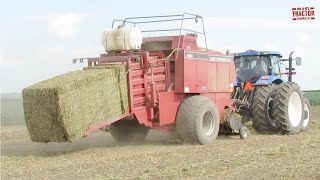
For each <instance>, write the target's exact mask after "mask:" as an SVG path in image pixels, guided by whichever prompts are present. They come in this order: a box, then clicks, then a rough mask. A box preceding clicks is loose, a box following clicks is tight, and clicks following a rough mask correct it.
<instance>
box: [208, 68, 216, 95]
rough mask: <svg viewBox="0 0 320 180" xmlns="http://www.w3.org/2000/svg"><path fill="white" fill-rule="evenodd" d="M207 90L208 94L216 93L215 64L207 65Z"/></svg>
mask: <svg viewBox="0 0 320 180" xmlns="http://www.w3.org/2000/svg"><path fill="white" fill-rule="evenodd" d="M208 89H209V92H216V91H217V66H216V63H215V62H209V63H208Z"/></svg>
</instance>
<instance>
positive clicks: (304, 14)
mask: <svg viewBox="0 0 320 180" xmlns="http://www.w3.org/2000/svg"><path fill="white" fill-rule="evenodd" d="M315 19H316V16H315V8H314V7H297V8H292V20H294V21H295V20H315Z"/></svg>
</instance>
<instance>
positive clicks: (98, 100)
mask: <svg viewBox="0 0 320 180" xmlns="http://www.w3.org/2000/svg"><path fill="white" fill-rule="evenodd" d="M22 93H23V107H24V114H25V121H26V125H27V128H28V131H29V134H30V138H31V140H32V141H34V142H72V141H75V140H77V139H79V138H81V137H83V134H84V132H85V131H86V130H87V128H88V127H92V126H95V125H98V124H99V123H101V122H103V121H105V120H106V119H110V118H114V117H117V116H119V115H121V114H122V113H124V112H125V111H127V110H128V91H127V78H126V70H125V66H123V65H119V66H108V67H106V68H86V69H84V70H79V71H73V72H69V73H66V74H63V75H60V76H56V77H54V78H51V79H48V80H45V81H42V82H40V83H37V84H34V85H32V86H30V87H27V88H25V89H23V91H22Z"/></svg>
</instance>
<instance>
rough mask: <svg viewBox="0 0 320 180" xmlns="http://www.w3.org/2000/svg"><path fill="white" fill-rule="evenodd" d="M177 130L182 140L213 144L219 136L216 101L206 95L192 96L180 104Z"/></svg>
mask: <svg viewBox="0 0 320 180" xmlns="http://www.w3.org/2000/svg"><path fill="white" fill-rule="evenodd" d="M176 119H177V120H176V130H177V134H178V136H179V138H180V140H181V141H183V142H184V143H190V144H211V143H213V142H214V140H215V139H216V138H217V136H218V132H219V122H220V121H219V113H218V110H217V108H216V106H215V105H214V103H213V102H212V101H211V100H210V99H209V98H207V97H204V96H191V97H188V98H186V99H185V100H184V101H182V103H181V104H180V107H179V109H178V113H177V118H176Z"/></svg>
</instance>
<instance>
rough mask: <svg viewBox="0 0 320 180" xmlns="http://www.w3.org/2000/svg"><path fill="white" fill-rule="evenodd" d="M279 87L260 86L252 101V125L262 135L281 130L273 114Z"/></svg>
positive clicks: (272, 85) (273, 85)
mask: <svg viewBox="0 0 320 180" xmlns="http://www.w3.org/2000/svg"><path fill="white" fill-rule="evenodd" d="M276 88H277V86H276V85H275V84H271V85H268V86H258V87H256V91H255V92H254V98H253V100H252V125H253V127H254V128H255V129H256V131H257V132H259V133H262V134H269V133H273V132H275V131H276V130H278V129H279V124H277V123H276V121H275V120H274V117H273V114H272V111H273V109H272V104H273V93H274V92H275V91H276Z"/></svg>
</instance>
